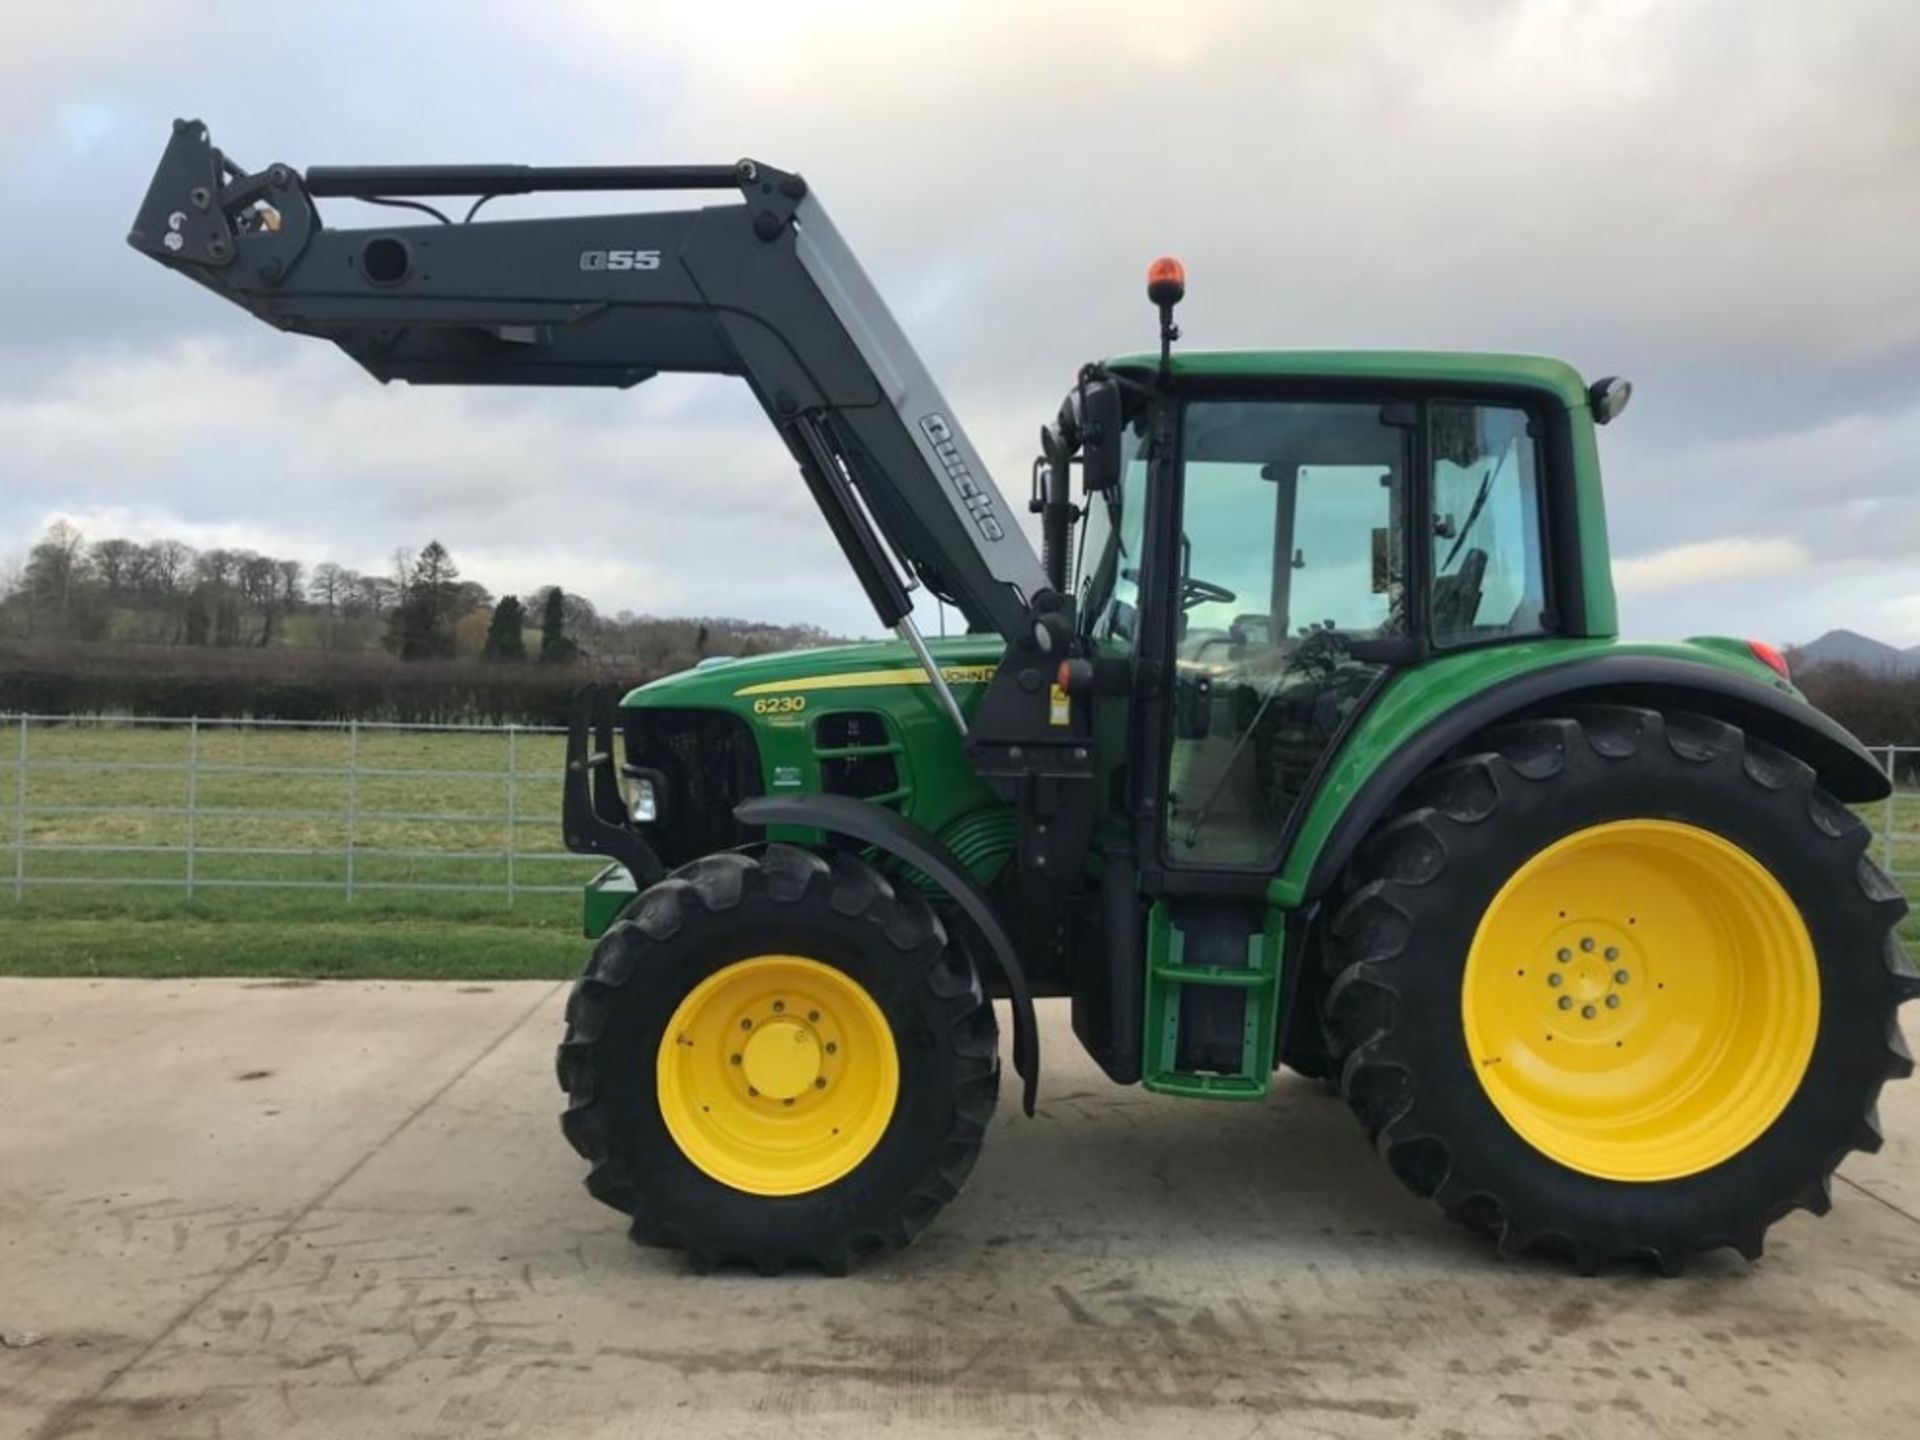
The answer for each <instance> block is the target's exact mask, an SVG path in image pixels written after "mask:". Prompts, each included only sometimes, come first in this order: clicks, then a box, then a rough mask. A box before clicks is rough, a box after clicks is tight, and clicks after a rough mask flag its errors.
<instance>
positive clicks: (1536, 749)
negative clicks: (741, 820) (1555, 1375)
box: [1325, 707, 1916, 1273]
mask: <svg viewBox="0 0 1920 1440" xmlns="http://www.w3.org/2000/svg"><path fill="white" fill-rule="evenodd" d="M1483 741H1484V748H1481V749H1480V750H1479V751H1478V752H1477V753H1473V754H1469V755H1467V756H1465V757H1463V758H1460V759H1457V760H1454V761H1451V762H1447V763H1444V764H1442V765H1441V766H1439V767H1437V768H1436V769H1435V770H1433V771H1431V772H1429V773H1428V775H1427V776H1425V777H1424V778H1423V779H1422V780H1421V781H1420V782H1419V783H1418V784H1417V785H1416V786H1415V787H1414V790H1413V792H1412V794H1411V795H1410V796H1409V797H1408V801H1409V803H1408V804H1407V806H1406V807H1405V808H1403V809H1402V810H1401V812H1400V813H1399V814H1397V815H1396V816H1394V817H1393V818H1391V819H1389V820H1387V821H1385V822H1383V823H1382V824H1381V826H1380V827H1379V828H1378V829H1377V830H1376V831H1375V832H1374V834H1373V835H1371V836H1370V837H1369V838H1368V840H1367V842H1366V843H1365V845H1364V846H1363V847H1362V850H1361V852H1360V855H1359V856H1358V857H1357V858H1356V860H1355V863H1354V866H1353V868H1352V871H1351V873H1350V875H1349V877H1348V878H1349V886H1350V893H1349V898H1348V899H1347V900H1346V902H1345V903H1344V904H1343V905H1342V907H1341V908H1340V910H1339V911H1338V913H1337V914H1336V915H1335V917H1334V919H1333V922H1332V925H1331V927H1330V932H1329V937H1328V945H1327V957H1328V966H1329V982H1328V989H1327V995H1326V1008H1325V1013H1326V1021H1327V1030H1328V1037H1329V1043H1330V1047H1331V1050H1332V1053H1333V1055H1334V1058H1335V1060H1336V1062H1337V1063H1338V1066H1339V1073H1340V1077H1341V1087H1342V1092H1343V1093H1344V1094H1345V1095H1346V1097H1347V1099H1348V1100H1349V1102H1350V1103H1351V1104H1352V1106H1353V1108H1354V1110H1355V1111H1356V1113H1357V1114H1358V1116H1359V1118H1360V1120H1361V1123H1362V1124H1363V1125H1364V1126H1365V1128H1366V1129H1367V1132H1368V1134H1369V1135H1370V1136H1371V1137H1372V1138H1373V1139H1374V1140H1375V1142H1376V1144H1377V1145H1378V1147H1379V1148H1380V1150H1381V1151H1382V1153H1383V1154H1384V1155H1385V1157H1386V1159H1387V1160H1388V1162H1389V1164H1390V1165H1391V1167H1392V1168H1393V1170H1394V1172H1395V1173H1396V1174H1397V1175H1399V1176H1400V1178H1401V1179H1402V1180H1403V1181H1405V1182H1406V1183H1407V1184H1408V1185H1409V1186H1410V1187H1411V1188H1413V1189H1414V1190H1416V1191H1418V1192H1419V1193H1421V1194H1424V1195H1429V1196H1432V1197H1433V1198H1434V1199H1435V1200H1437V1201H1438V1203H1439V1204H1440V1205H1441V1207H1442V1208H1443V1209H1444V1210H1445V1211H1446V1212H1447V1213H1448V1214H1449V1215H1451V1216H1453V1217H1455V1218H1456V1219H1460V1220H1463V1221H1465V1222H1467V1223H1469V1224H1472V1225H1474V1226H1476V1227H1478V1228H1481V1229H1485V1230H1488V1231H1491V1232H1492V1233H1494V1234H1495V1235H1496V1236H1497V1237H1498V1238H1499V1241H1500V1244H1501V1246H1502V1248H1503V1249H1506V1250H1510V1251H1518V1250H1525V1249H1528V1248H1531V1247H1535V1246H1539V1247H1541V1248H1546V1249H1552V1250H1558V1251H1561V1252H1564V1253H1567V1254H1569V1255H1571V1256H1572V1257H1573V1259H1574V1260H1575V1262H1576V1263H1577V1264H1578V1265H1579V1267H1580V1268H1582V1269H1586V1270H1591V1269H1593V1268H1596V1267H1597V1266H1599V1265H1601V1264H1603V1263H1605V1262H1607V1261H1608V1260H1611V1259H1614V1258H1619V1257H1646V1258H1650V1259H1652V1260H1653V1261H1654V1262H1655V1263H1657V1264H1658V1265H1659V1266H1660V1267H1661V1268H1662V1269H1663V1270H1665V1271H1668V1272H1670V1273H1671V1272H1677V1271H1678V1270H1679V1269H1680V1268H1681V1267H1682V1266H1683V1265H1684V1263H1685V1261H1686V1259H1687V1257H1688V1256H1690V1255H1692V1254H1694V1253H1696V1252H1698V1251H1702V1250H1708V1249H1714V1248H1717V1247H1720V1246H1732V1247H1734V1248H1736V1249H1738V1250H1739V1251H1740V1252H1741V1253H1742V1254H1744V1255H1746V1256H1748V1257H1749V1258H1752V1257H1757V1256H1758V1255H1759V1253H1760V1251H1761V1247H1762V1244H1763V1238H1764V1235H1765V1232H1766V1230H1767V1228H1768V1227H1769V1226H1770V1225H1772V1224H1773V1222H1774V1221H1776V1220H1778V1219H1780V1218H1781V1217H1782V1216H1783V1215H1785V1214H1787V1213H1788V1212H1789V1211H1791V1210H1793V1209H1795V1208H1806V1209H1809V1210H1812V1211H1814V1212H1816V1213H1821V1212H1824V1211H1825V1210H1826V1208H1827V1206H1828V1203H1829V1187H1830V1184H1831V1177H1832V1174H1833V1171H1834V1168H1835V1167H1836V1166H1837V1165H1838V1164H1839V1163H1840V1161H1841V1160H1842V1159H1843V1158H1844V1157H1845V1156H1846V1154H1847V1152H1848V1151H1849V1150H1852V1149H1860V1150H1874V1149H1877V1148H1878V1147H1879V1144H1880V1132H1879V1129H1878V1125H1877V1120H1876V1115H1875V1101H1876V1098H1877V1096H1878V1094H1879V1091H1880V1087H1881V1085H1882V1084H1883V1083H1884V1082H1885V1081H1886V1080H1888V1079H1890V1078H1897V1077H1900V1076H1904V1075H1906V1074H1908V1073H1910V1072H1911V1069H1912V1061H1911V1059H1910V1058H1909V1057H1908V1055H1907V1052H1906V1049H1905V1046H1904V1045H1903V1044H1902V1042H1901V1038H1900V1032H1899V1029H1898V1024H1897V1011H1898V1007H1899V1005H1900V1003H1901V1002H1902V1001H1903V1000H1904V999H1907V998H1909V997H1911V996H1912V995H1913V994H1914V993H1915V991H1916V985H1915V977H1914V973H1913V970H1912V968H1911V967H1910V966H1909V965H1908V964H1907V962H1906V959H1905V957H1904V955H1903V954H1902V952H1901V950H1900V947H1899V944H1898V942H1897V941H1896V940H1895V939H1894V937H1893V930H1894V927H1895V926H1896V925H1897V924H1898V923H1899V920H1900V918H1901V916H1902V915H1903V914H1905V912H1906V902H1905V900H1904V899H1903V898H1902V896H1901V895H1900V892H1899V891H1898V890H1897V889H1896V888H1895V887H1894V886H1893V885H1892V883H1891V882H1890V881H1889V880H1888V879H1887V878H1886V876H1885V875H1883V874H1882V873H1881V872H1880V871H1879V870H1878V869H1877V868H1876V867H1875V866H1874V865H1873V863H1872V861H1871V860H1869V859H1868V857H1867V853H1866V852H1867V847H1868V841H1869V835H1868V832H1867V830H1866V827H1865V826H1864V825H1862V824H1861V822H1860V821H1859V820H1858V819H1857V818H1856V817H1855V816H1854V815H1853V814H1852V813H1851V812H1850V811H1848V810H1847V809H1846V808H1845V807H1844V806H1842V805H1841V804H1839V803H1838V802H1837V801H1835V800H1834V799H1833V798H1832V797H1831V796H1829V795H1828V794H1827V793H1826V792H1825V791H1823V790H1822V789H1820V788H1819V786H1818V785H1817V783H1816V782H1815V778H1814V776H1813V773H1812V771H1811V770H1810V769H1808V767H1806V766H1805V765H1803V764H1801V763H1800V762H1799V761H1797V760H1795V759H1793V758H1792V757H1790V756H1788V755H1786V754H1784V753H1782V752H1781V751H1779V750H1777V749H1774V748H1773V747H1771V746H1769V745H1766V744H1764V743H1763V742H1761V741H1759V740H1757V739H1754V738H1752V737H1750V736H1747V735H1745V734H1743V733H1742V732H1741V731H1740V730H1739V729H1737V728H1735V727H1734V726H1731V725H1726V724H1722V723H1720V722H1718V721H1714V720H1709V719H1705V718H1703V717H1699V716H1694V715H1689V714H1678V713H1675V714H1662V713H1659V712H1656V711H1652V710H1643V709H1630V708H1626V707H1595V708H1592V709H1583V710H1581V711H1579V712H1577V713H1575V714H1574V715H1571V716H1569V717H1566V718H1559V719H1538V720H1528V721H1523V722H1519V723H1516V724H1513V725H1510V726H1507V727H1504V728H1502V729H1500V730H1498V731H1495V732H1493V733H1490V734H1488V735H1487V736H1485V737H1483Z"/></svg>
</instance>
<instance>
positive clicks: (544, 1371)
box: [0, 980, 1920, 1440]
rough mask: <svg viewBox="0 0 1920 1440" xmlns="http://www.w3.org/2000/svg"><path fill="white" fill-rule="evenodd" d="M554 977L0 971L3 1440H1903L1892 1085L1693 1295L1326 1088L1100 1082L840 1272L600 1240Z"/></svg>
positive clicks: (1081, 1079)
mask: <svg viewBox="0 0 1920 1440" xmlns="http://www.w3.org/2000/svg"><path fill="white" fill-rule="evenodd" d="M563 998H564V991H563V989H562V987H558V986H554V985H547V984H516V985H503V984H492V985H465V986H461V985H453V984H443V985H378V984H352V985H349V984H326V985H311V984H307V983H304V982H285V981H282V982H266V983H261V982H254V983H245V982H162V981H153V982H138V981H121V982H107V981H94V982H90V981H48V980H38V981H35V980H12V981H0V1339H4V1345H0V1436H4V1437H7V1440H12V1437H16V1436H20V1437H34V1440H52V1437H55V1436H80V1435H87V1436H135V1435H137V1436H141V1437H143V1440H164V1437H169V1436H226V1437H234V1436H256V1435H258V1436H266V1435H272V1436H287V1437H309V1436H312V1437H318V1436H355V1437H368V1440H371V1437H382V1440H384V1437H393V1436H398V1437H404V1436H459V1437H466V1436H480V1435H487V1434H501V1435H510V1436H534V1435H565V1436H568V1437H588V1436H600V1435H607V1436H614V1435H618V1436H623V1437H624V1436H652V1435H667V1434H673V1435H676V1436H689V1437H704V1436H729V1437H731V1436H741V1435H751V1434H760V1433H768V1434H773V1433H784V1432H788V1431H793V1430H799V1429H802V1428H808V1427H821V1426H827V1425H833V1426H838V1427H840V1429H841V1431H842V1432H843V1433H852V1434H856V1435H866V1434H872V1433H876V1432H880V1431H887V1432H889V1433H897V1434H903V1435H913V1436H938V1435H961V1434H970V1435H972V1434H994V1435H1042V1434H1046V1435H1054V1434H1088V1435H1093V1434H1099V1435H1112V1434H1117V1433H1123V1432H1126V1431H1130V1430H1138V1431H1140V1432H1142V1433H1147V1432H1151V1433H1154V1434H1160V1435H1179V1436H1191V1437H1195V1440H1199V1437H1203V1436H1204V1437H1206V1440H1246V1437H1252V1436H1256V1435H1272V1436H1280V1435H1286V1436H1317V1435H1337V1436H1392V1437H1396V1440H1402V1437H1407V1436H1476V1437H1478V1436H1513V1437H1526V1440H1535V1437H1541V1436H1547V1435H1563V1436H1615V1435H1629V1434H1631V1435H1636V1436H1637V1435H1677V1436H1688V1437H1699V1436H1712V1435H1729V1434H1737V1435H1741V1436H1743V1437H1758V1436H1776V1435H1804V1436H1808V1437H1819V1440H1829V1437H1835V1436H1843V1435H1869V1436H1887V1437H1891V1436H1897V1435H1912V1434H1914V1433H1916V1427H1917V1426H1920V1420H1916V1415H1917V1414H1920V1086H1914V1085H1911V1084H1909V1085H1904V1086H1895V1087H1894V1088H1893V1089H1891V1090H1890V1091H1889V1092H1888V1095H1887V1100H1886V1103H1885V1104H1884V1105H1883V1107H1882V1111H1883V1115H1884V1117H1885V1121H1886V1129H1887V1132H1888V1137H1889V1140H1888V1145H1887V1148H1886V1150H1885V1151H1884V1152H1883V1153H1882V1154H1881V1155H1879V1156H1877V1157H1856V1158H1855V1159H1854V1160H1852V1161H1850V1162H1849V1163H1848V1165H1847V1167H1846V1170H1845V1173H1844V1174H1843V1176H1842V1179H1841V1183H1840V1184H1838V1186H1837V1187H1836V1195H1835V1202H1836V1203H1835V1207H1834V1212H1833V1214H1832V1215H1830V1216H1829V1217H1828V1218H1826V1219H1825V1220H1814V1219H1812V1218H1810V1217H1808V1216H1805V1215H1797V1216H1795V1217H1793V1218H1791V1219H1789V1220H1788V1221H1786V1222H1785V1223H1784V1224H1783V1225H1781V1226H1780V1227H1779V1228H1778V1229H1776V1230H1775V1231H1774V1235H1773V1240H1772V1244H1771V1246H1770V1248H1769V1252H1768V1255H1767V1258H1766V1259H1765V1260H1764V1261H1763V1262H1762V1263H1761V1264H1759V1265H1758V1266H1755V1267H1751V1268H1749V1267H1748V1266H1747V1265H1745V1264H1744V1263H1743V1262H1741V1261H1739V1260H1737V1259H1735V1258H1733V1257H1731V1256H1716V1257H1711V1258H1709V1259H1707V1260H1706V1261H1704V1262H1702V1263H1700V1264H1698V1265H1697V1266H1696V1267H1695V1269H1694V1270H1693V1271H1692V1272H1690V1273H1689V1275H1688V1276H1687V1278H1685V1279H1683V1280H1678V1281H1661V1280H1658V1279H1655V1278H1652V1277H1650V1276H1646V1275H1641V1274H1637V1273H1636V1274H1615V1275H1609V1276H1605V1277H1602V1278H1600V1279H1597V1280H1581V1279H1578V1278H1576V1277H1574V1276H1571V1275H1569V1274H1567V1273H1565V1272H1564V1271H1563V1270H1562V1269H1561V1268H1560V1267H1558V1266H1555V1265H1553V1264H1549V1263H1545V1262H1516V1261H1502V1260H1499V1259H1497V1258H1495V1256H1494V1255H1493V1254H1492V1253H1491V1252H1490V1251H1489V1250H1488V1249H1487V1248H1486V1247H1485V1246H1483V1245H1482V1244H1480V1243H1479V1242H1477V1241H1476V1240H1474V1239H1473V1238H1472V1237H1471V1236H1469V1235H1466V1234H1465V1233H1464V1232H1459V1231H1457V1230H1455V1228H1454V1227H1452V1226H1450V1225H1448V1224H1446V1223H1445V1222H1444V1221H1442V1220H1441V1219H1439V1217H1438V1216H1437V1215H1435V1214H1433V1213H1431V1212H1430V1211H1429V1210H1428V1208H1427V1207H1426V1206H1425V1205H1423V1204H1421V1203H1419V1202H1417V1201H1415V1200H1413V1199H1411V1198H1409V1197H1408V1196H1406V1195H1405V1194H1403V1193H1402V1191H1401V1190H1400V1188H1399V1186H1398V1185H1397V1184H1396V1183H1395V1182H1394V1181H1393V1180H1392V1179H1391V1178H1390V1177H1389V1176H1387V1175H1386V1174H1385V1173H1384V1171H1383V1170H1382V1169H1381V1168H1380V1167H1379V1166H1378V1165H1377V1164H1376V1163H1375V1161H1374V1159H1373V1157H1372V1155H1371V1154H1370V1153H1369V1152H1368V1150H1367V1148H1366V1146H1365V1145H1364V1144H1363V1143H1362V1142H1361V1140H1360V1138H1359V1136H1358V1134H1357V1132H1356V1131H1355V1129H1354V1127H1353V1126H1352V1124H1351V1123H1350V1121H1349V1119H1348V1116H1347V1114H1346V1112H1345V1109H1344V1107H1342V1106H1341V1105H1340V1104H1339V1103H1338V1102H1337V1101H1333V1100H1331V1099H1329V1098H1327V1097H1326V1096H1324V1095H1322V1094H1321V1093H1319V1092H1318V1090H1317V1089H1316V1088H1315V1087H1312V1086H1309V1085H1307V1084H1305V1083H1303V1082H1299V1081H1288V1080H1283V1081H1282V1083H1281V1084H1280V1086H1279V1093H1278V1094H1276V1096H1275V1097H1274V1098H1273V1100H1272V1101H1271V1102H1269V1103H1268V1104H1266V1105H1262V1106H1230V1105H1213V1106H1209V1105H1200V1104H1194V1103H1191V1102H1176V1101H1168V1100H1162V1099H1158V1098H1156V1097H1153V1096H1149V1095H1145V1094H1142V1093H1140V1092H1138V1091H1134V1090H1115V1089H1112V1088H1110V1087H1108V1086H1106V1085H1104V1084H1103V1083H1102V1082H1101V1081H1100V1080H1099V1079H1098V1078H1097V1076H1096V1073H1095V1071H1094V1069H1093V1067H1092V1066H1091V1064H1090V1063H1088V1062H1087V1061H1085V1060H1083V1059H1082V1058H1081V1057H1080V1056H1079V1055H1078V1053H1077V1051H1076V1049H1075V1047H1074V1045H1073V1042H1072V1038H1071V1036H1070V1035H1069V1033H1068V1029H1067V1025H1066V1023H1065V1022H1066V1017H1065V1012H1064V1010H1061V1009H1058V1008H1055V1007H1052V1006H1049V1007H1046V1008H1047V1010H1048V1012H1049V1013H1047V1014H1046V1017H1045V1035H1044V1042H1045V1048H1046V1051H1047V1055H1048V1073H1047V1077H1046V1080H1045V1083H1044V1086H1043V1092H1042V1094H1043V1107H1042V1110H1041V1114H1040V1116H1039V1118H1038V1119H1035V1120H1026V1119H1024V1118H1022V1117H1021V1116H1019V1115H1018V1114H1017V1113H1016V1111H1015V1110H1014V1108H1013V1106H1012V1104H1011V1101H1012V1094H1011V1092H1012V1088H1013V1087H1012V1086H1011V1085H1009V1086H1008V1087H1007V1091H1008V1094H1007V1097H1006V1099H1007V1101H1008V1103H1007V1105H1006V1108H1005V1109H1004V1110H1003V1113H1002V1115H1001V1118H1000V1120H999V1122H998V1123H997V1124H996V1126H995V1127H994V1131H993V1133H992V1135H991V1136H990V1137H989V1140H988V1144H987V1150H986V1155H985V1157H984V1159H983V1160H982V1162H981V1164H980V1167H979V1169H978V1170H977V1171H976V1172H975V1176H974V1180H973V1183H972V1184H971V1185H970V1186H969V1188H968V1190H967V1192H966V1194H965V1195H963V1196H962V1197H961V1199H960V1200H959V1201H958V1202H957V1203H956V1204H955V1205H953V1206H952V1207H951V1208H949V1209H948V1210H947V1211H946V1212H945V1214H944V1215H942V1216H941V1217H940V1219H939V1220H938V1221H937V1222H936V1223H935V1225H934V1228H933V1229H932V1230H931V1231H930V1232H929V1233H928V1234H927V1235H926V1236H925V1237H924V1238H923V1239H922V1240H921V1242H920V1243H919V1244H918V1245H916V1246H915V1247H914V1248H913V1249H911V1250H910V1251H908V1252H906V1253H905V1254H904V1255H900V1256H897V1257H894V1258H892V1259H889V1260H885V1261H883V1262H881V1263H879V1264H876V1265H872V1266H869V1267H868V1268H867V1269H866V1270H864V1271H862V1272H860V1273H859V1274H857V1275H856V1276H855V1277H853V1278H852V1279H848V1280H840V1281H835V1280H828V1279H824V1278H819V1277H813V1276H802V1277H794V1278H788V1279H782V1280H763V1279H760V1278H759V1277H756V1276H748V1275H725V1276H719V1277H711V1278H707V1279H700V1278H697V1277H695V1276H692V1275H690V1274H688V1273H687V1272H686V1271H685V1270H684V1269H683V1267H682V1263H681V1261H680V1260H679V1258H678V1257H677V1256H674V1255H671V1254H667V1253H663V1252H658V1251H647V1250H641V1249H638V1248H636V1247H634V1246H631V1245H630V1244H628V1243H627V1241H626V1239H625V1237H624V1235H623V1233H622V1228H621V1225H620V1222H619V1218H618V1217H617V1216H615V1215H614V1214H613V1213H612V1212H610V1211H607V1210H603V1209H601V1208H600V1207H599V1206H597V1205H596V1204H594V1203H593V1202H592V1201H591V1200H589V1199H588V1198H587V1196H586V1195H585V1194H584V1193H583V1192H582V1191H581V1189H580V1187H579V1183H578V1181H579V1175H580V1170H581V1167H580V1165H579V1163H578V1162H577V1161H576V1160H575V1158H574V1156H573V1154H572V1152H571V1151H569V1150H568V1149H567V1147H566V1145H565V1143H564V1142H563V1141H562V1140H561V1138H560V1135H559V1133H558V1130H557V1127H556V1126H555V1124H554V1114H555V1111H556V1109H557V1108H558V1105H559V1101H560V1097H559V1095H558V1093H557V1092H556V1091H555V1089H554V1084H553V1073H552V1063H551V1059H552V1047H553V1044H554V1041H555V1039H556V1038H557V1036H558V1034H559V1031H560V1024H561V1006H562V1002H563Z"/></svg>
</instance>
